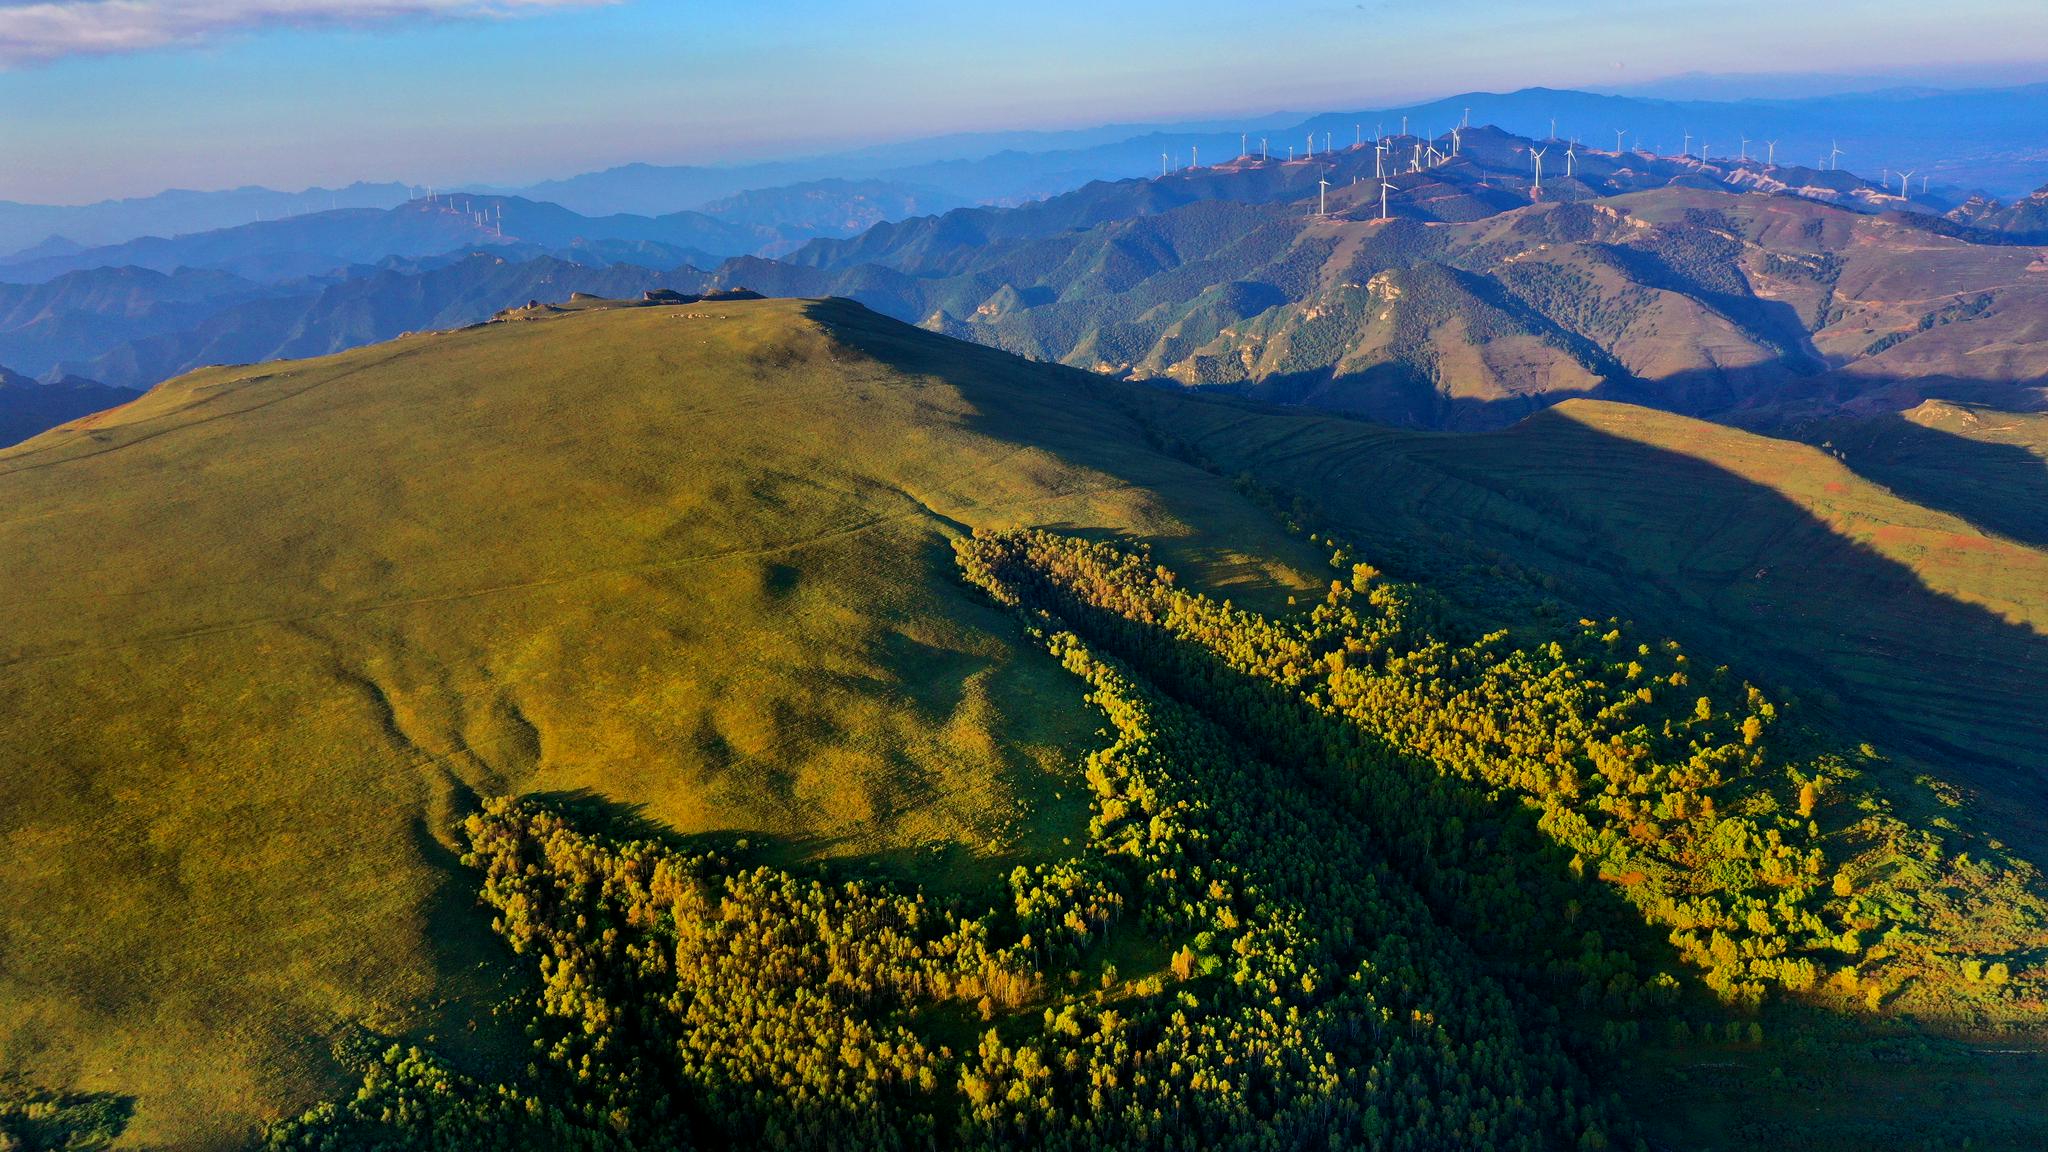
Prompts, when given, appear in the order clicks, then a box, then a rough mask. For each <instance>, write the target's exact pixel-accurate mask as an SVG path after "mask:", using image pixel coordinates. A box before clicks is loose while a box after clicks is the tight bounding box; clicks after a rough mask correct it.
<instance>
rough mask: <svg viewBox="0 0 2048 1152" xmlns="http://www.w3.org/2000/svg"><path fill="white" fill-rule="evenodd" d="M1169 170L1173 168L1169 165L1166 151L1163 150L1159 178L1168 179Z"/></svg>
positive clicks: (1160, 158)
mask: <svg viewBox="0 0 2048 1152" xmlns="http://www.w3.org/2000/svg"><path fill="white" fill-rule="evenodd" d="M1169 171H1171V169H1169V168H1168V167H1167V159H1166V153H1164V152H1161V153H1160V154H1159V178H1160V179H1161V180H1164V179H1166V174H1167V173H1168V172H1169Z"/></svg>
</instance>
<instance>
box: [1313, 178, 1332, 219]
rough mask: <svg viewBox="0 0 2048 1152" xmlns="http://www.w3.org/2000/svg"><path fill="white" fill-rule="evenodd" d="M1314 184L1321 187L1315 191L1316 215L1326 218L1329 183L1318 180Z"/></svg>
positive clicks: (1328, 207) (1328, 212)
mask: <svg viewBox="0 0 2048 1152" xmlns="http://www.w3.org/2000/svg"><path fill="white" fill-rule="evenodd" d="M1316 183H1317V184H1319V185H1321V187H1320V188H1318V189H1317V191H1316V215H1318V216H1328V215H1329V214H1330V182H1329V181H1328V180H1318V181H1316Z"/></svg>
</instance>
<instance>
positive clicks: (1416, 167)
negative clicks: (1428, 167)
mask: <svg viewBox="0 0 2048 1152" xmlns="http://www.w3.org/2000/svg"><path fill="white" fill-rule="evenodd" d="M1408 170H1409V171H1410V172H1420V171H1422V141H1420V140H1417V141H1416V142H1415V158H1414V159H1412V160H1410V161H1409V162H1408Z"/></svg>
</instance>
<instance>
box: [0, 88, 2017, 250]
mask: <svg viewBox="0 0 2048 1152" xmlns="http://www.w3.org/2000/svg"><path fill="white" fill-rule="evenodd" d="M1468 109H1469V112H1468ZM1403 117H1406V118H1407V120H1408V121H1409V123H1408V125H1407V128H1408V129H1410V130H1414V131H1418V132H1431V133H1436V132H1442V131H1444V130H1447V129H1448V128H1450V127H1451V126H1453V125H1455V124H1459V123H1465V122H1468V118H1469V122H1470V123H1491V124H1496V125H1499V126H1501V127H1503V128H1506V129H1508V130H1509V131H1512V132H1516V133H1520V134H1522V135H1527V136H1534V137H1539V138H1541V137H1546V136H1548V135H1550V134H1551V133H1552V131H1553V127H1552V126H1553V122H1554V124H1555V132H1556V133H1557V134H1558V135H1560V136H1563V137H1567V138H1576V139H1578V140H1579V141H1581V142H1582V143H1585V144H1588V145H1595V146H1611V145H1612V143H1613V141H1614V134H1615V132H1617V131H1622V132H1625V133H1626V134H1627V138H1628V142H1629V143H1630V144H1632V145H1637V146H1650V147H1653V148H1654V149H1655V150H1656V151H1659V152H1663V153H1667V154H1676V153H1678V152H1679V151H1680V150H1681V149H1682V148H1684V147H1685V146H1686V145H1687V143H1688V140H1687V137H1688V136H1689V137H1690V143H1691V145H1692V146H1693V147H1692V149H1691V150H1692V151H1693V152H1695V154H1696V153H1697V151H1698V147H1699V146H1700V145H1707V146H1710V147H1712V148H1713V155H1715V156H1731V155H1739V154H1741V153H1742V152H1743V151H1744V148H1745V145H1744V138H1745V137H1747V138H1748V148H1747V150H1748V151H1749V153H1750V154H1751V155H1764V154H1765V153H1766V152H1767V151H1768V150H1769V145H1768V144H1767V141H1773V140H1774V141H1776V142H1777V150H1778V156H1777V159H1778V160H1780V161H1782V162H1786V163H1794V162H1797V163H1807V162H1809V161H1819V160H1820V159H1821V158H1822V157H1824V156H1832V155H1833V152H1832V149H1833V148H1834V147H1835V146H1836V145H1837V144H1839V145H1840V146H1841V147H1842V148H1843V149H1844V153H1843V158H1844V159H1846V160H1847V162H1848V163H1849V164H1851V165H1853V166H1855V167H1856V168H1857V169H1858V170H1860V171H1863V172H1866V173H1871V172H1875V173H1878V174H1879V175H1880V176H1883V175H1884V174H1885V172H1886V170H1887V169H1889V170H1890V171H1892V172H1900V171H1904V170H1907V169H1911V170H1913V171H1914V172H1915V173H1916V176H1915V179H1916V182H1917V181H1919V180H1921V179H1923V178H1924V180H1925V181H1926V183H1927V185H1928V191H1929V192H1930V193H1943V192H1944V190H1946V194H1948V195H1950V196H1951V198H1952V199H1953V200H1955V201H1957V202H1960V201H1961V200H1962V199H1963V198H1964V197H1965V196H1967V195H1968V194H1970V193H1972V192H1982V193H1985V194H1987V195H1990V196H1995V197H2000V198H2005V199H2011V198H2013V197H2017V196H2021V195H2024V194H2026V193H2027V192H2028V191H2029V190H2031V189H2033V188H2035V187H2037V186H2039V185H2040V184H2041V183H2042V182H2043V181H2048V85H2038V84H2037V85H2030V86H2022V87H2008V88H1985V89H1977V90H1969V91H1941V90H1932V89H1926V88H1914V89H1893V90H1885V91H1875V92H1865V93H1856V94H1847V95H1839V94H1838V95H1827V96H1810V97H1803V98H1798V99H1774V100H1665V99H1651V98H1645V97H1642V96H1627V95H1598V94H1594V93H1589V92H1579V91H1570V90H1553V89H1544V88H1529V89H1522V90H1519V91H1515V92H1508V93H1491V92H1475V93H1466V94H1461V95H1457V96H1450V97H1446V98H1444V99H1442V100H1436V101H1430V102H1427V103H1422V104H1415V105H1410V106H1407V107H1399V108H1386V109H1372V110H1362V111H1345V112H1332V113H1325V114H1319V115H1304V114H1301V113H1268V114H1263V115H1255V116H1246V117H1242V118H1239V119H1233V120H1227V121H1226V120H1206V121H1193V122H1181V123H1167V124H1114V125H1104V126H1100V127H1095V128H1087V129H1076V130H1065V131H1047V132H987V133H963V134H957V135H952V136H944V137H936V138H930V139H923V140H914V141H907V142H902V143H894V144H885V145H877V146H873V147H867V148H861V149H855V150H851V151H847V152H841V153H836V154H831V155H825V156H817V157H810V158H805V159H797V160H781V161H771V162H763V163H753V164H737V165H729V166H727V165H716V166H713V165H676V166H665V165H656V164H645V163H641V164H628V165H622V166H619V167H616V168H610V169H606V170H604V171H599V172H589V173H584V174H582V175H577V176H572V177H568V178H565V179H559V180H548V181H543V182H540V183H537V184H532V185H526V186H523V187H519V186H505V187H485V186H476V187H472V188H466V189H462V190H460V191H462V192H464V193H466V194H468V195H470V196H472V197H475V196H480V195H499V196H510V197H521V198H525V199H530V200H540V201H548V202H551V203H555V204H559V205H561V206H563V207H565V208H568V209H570V210H572V211H575V212H578V213H581V214H583V215H587V216H611V215H617V214H627V215H638V216H651V217H660V216H667V215H670V214H673V213H678V212H683V211H699V212H704V213H706V214H709V215H712V216H716V217H719V218H720V219H721V220H723V221H724V222H725V223H727V224H730V225H733V226H736V227H738V228H741V229H746V230H753V231H762V230H766V231H769V232H773V231H775V230H776V229H777V228H779V227H783V226H786V225H788V224H790V223H791V215H792V205H802V206H806V211H803V212H797V213H796V215H797V216H798V217H806V216H808V217H810V218H811V221H812V222H811V224H810V228H811V234H815V235H831V234H837V235H845V234H849V233H850V232H852V231H857V230H858V227H854V226H853V224H854V222H859V227H865V226H866V225H867V224H872V223H875V222H877V221H879V220H883V219H900V218H902V217H904V216H908V215H916V214H921V213H929V212H933V211H941V210H943V209H945V208H947V207H953V206H958V205H966V204H984V203H985V204H1016V203H1021V202H1024V201H1027V200H1034V199H1042V198H1045V197H1048V196H1053V195H1057V194H1059V193H1062V192H1067V191H1070V190H1072V189H1074V188H1078V187H1081V186H1082V185H1084V184H1086V183H1088V182H1090V181H1093V180H1118V179H1125V178H1128V177H1133V176H1141V175H1145V174H1147V173H1153V172H1157V171H1159V170H1160V159H1161V155H1162V154H1164V155H1165V156H1166V158H1167V163H1168V166H1169V167H1171V166H1173V165H1174V164H1175V162H1176V161H1178V162H1180V163H1185V162H1187V161H1189V160H1191V159H1196V158H1198V156H1197V154H1199V156H1207V157H1208V158H1210V160H1212V161H1214V160H1220V159H1225V158H1228V157H1231V156H1235V155H1237V154H1238V152H1239V151H1241V150H1245V149H1252V150H1256V148H1257V146H1258V144H1259V141H1260V139H1261V138H1262V137H1263V138H1265V139H1266V141H1267V143H1268V150H1269V153H1270V154H1271V155H1272V156H1274V157H1284V156H1285V155H1286V154H1287V152H1288V149H1289V148H1290V147H1295V148H1299V149H1303V150H1305V149H1306V148H1307V146H1308V143H1309V140H1310V137H1311V136H1313V137H1314V139H1315V142H1316V144H1317V146H1318V147H1319V148H1320V147H1321V146H1322V145H1323V143H1324V142H1325V141H1326V140H1327V142H1328V144H1329V145H1330V146H1333V147H1334V146H1338V145H1341V144H1344V143H1350V142H1355V141H1356V140H1357V139H1359V138H1360V137H1361V136H1362V135H1371V134H1373V133H1374V132H1375V131H1376V130H1377V131H1383V132H1387V133H1395V132H1398V131H1400V130H1401V128H1402V125H1401V119H1402V118H1403ZM791 186H799V187H791ZM412 194H413V190H412V189H410V188H408V187H407V186H406V185H403V184H397V183H384V184H355V185H351V186H349V187H347V188H342V189H322V188H313V189H308V190H306V191H304V192H277V191H273V190H271V189H267V188H241V189H234V190H230V191H223V192H190V191H173V192H165V193H162V194H160V195H157V196H152V197H147V198H142V199H132V200H119V201H107V202H104V203H100V204H92V205H84V206H77V207H69V206H51V205H33V204H14V203H6V202H0V259H9V257H8V256H7V254H8V253H15V254H16V255H15V256H13V257H12V258H11V259H12V260H13V261H15V262H19V261H21V260H23V259H25V258H28V257H30V256H34V257H45V256H62V255H65V254H67V253H69V252H72V251H74V250H76V249H78V248H93V247H106V246H108V245H115V244H121V243H124V242H126V241H129V240H134V239H137V238H139V237H143V236H161V237H174V236H179V235H183V234H186V233H192V232H203V231H211V230H215V229H220V228H226V227H231V226H234V225H238V224H247V223H254V222H257V221H259V220H275V219H279V218H282V217H286V216H293V215H304V214H307V213H312V212H318V211H323V210H333V209H338V208H390V207H393V206H395V205H398V204H401V203H404V202H405V201H406V199H407V198H408V197H409V196H410V195H412ZM776 251H777V249H776V246H775V244H774V242H772V241H771V242H769V243H768V244H767V245H766V247H765V249H764V254H768V255H773V254H775V252H776Z"/></svg>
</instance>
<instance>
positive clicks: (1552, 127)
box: [1550, 116, 1557, 140]
mask: <svg viewBox="0 0 2048 1152" xmlns="http://www.w3.org/2000/svg"><path fill="white" fill-rule="evenodd" d="M1550 138H1551V139H1552V140H1555V139H1557V117H1555V116H1552V117H1551V118H1550Z"/></svg>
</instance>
